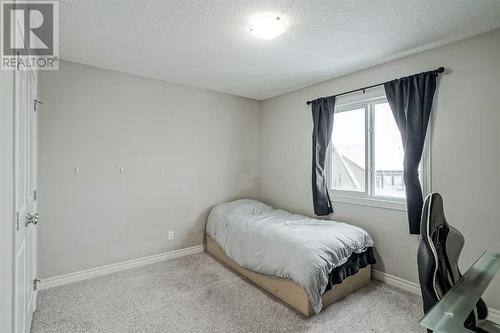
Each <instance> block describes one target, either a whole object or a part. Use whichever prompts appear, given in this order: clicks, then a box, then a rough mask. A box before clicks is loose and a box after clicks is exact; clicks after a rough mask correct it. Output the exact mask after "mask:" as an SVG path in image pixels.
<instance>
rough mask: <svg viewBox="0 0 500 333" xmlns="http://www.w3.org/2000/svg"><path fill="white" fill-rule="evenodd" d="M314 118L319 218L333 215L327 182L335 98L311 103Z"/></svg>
mask: <svg viewBox="0 0 500 333" xmlns="http://www.w3.org/2000/svg"><path fill="white" fill-rule="evenodd" d="M311 105H312V107H311V108H312V116H313V124H314V127H313V135H312V142H313V146H312V151H313V157H312V193H313V203H314V214H316V215H318V216H323V215H328V214H331V213H333V208H332V203H331V202H330V196H329V195H328V186H327V182H326V172H325V163H326V154H327V149H328V144H329V143H330V139H331V137H332V129H333V114H334V110H335V96H332V97H326V98H318V99H317V100H314V101H312V102H311Z"/></svg>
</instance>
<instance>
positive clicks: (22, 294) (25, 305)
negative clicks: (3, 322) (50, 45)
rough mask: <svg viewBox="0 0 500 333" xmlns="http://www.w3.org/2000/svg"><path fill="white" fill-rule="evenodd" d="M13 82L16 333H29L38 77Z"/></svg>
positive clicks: (24, 73) (25, 75)
mask: <svg viewBox="0 0 500 333" xmlns="http://www.w3.org/2000/svg"><path fill="white" fill-rule="evenodd" d="M17 37H19V35H18V36H17ZM21 37H22V36H21ZM19 56H22V54H19ZM14 80H15V82H14V95H15V96H14V112H15V116H14V152H15V160H14V161H15V162H14V163H15V165H14V178H15V182H14V195H15V210H16V221H15V228H14V230H15V252H14V256H15V258H14V265H15V267H14V332H16V333H27V332H29V331H30V327H31V319H32V317H33V310H34V308H35V304H36V293H35V288H34V287H36V282H35V284H34V282H33V280H34V279H36V278H35V276H36V228H37V227H36V223H37V222H38V216H37V213H36V208H37V207H36V184H37V179H36V178H37V154H36V151H37V133H36V132H37V114H36V110H35V99H36V91H37V73H36V72H34V71H31V70H27V69H24V68H18V69H17V70H16V73H15V76H14ZM35 281H36V280H35Z"/></svg>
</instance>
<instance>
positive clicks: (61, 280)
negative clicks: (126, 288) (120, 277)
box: [39, 245, 205, 289]
mask: <svg viewBox="0 0 500 333" xmlns="http://www.w3.org/2000/svg"><path fill="white" fill-rule="evenodd" d="M204 250H205V246H204V245H197V246H192V247H187V248H184V249H180V250H175V251H170V252H164V253H159V254H155V255H152V256H148V257H143V258H137V259H132V260H127V261H122V262H119V263H116V264H110V265H105V266H99V267H95V268H90V269H85V270H82V271H78V272H73V273H69V274H64V275H59V276H54V277H50V278H47V279H42V280H41V281H40V285H39V288H40V289H48V288H52V287H57V286H62V285H64V284H68V283H72V282H77V281H82V280H86V279H90V278H93V277H97V276H102V275H106V274H111V273H115V272H119V271H123V270H126V269H130V268H135V267H140V266H145V265H149V264H154V263H157V262H160V261H164V260H168V259H174V258H179V257H184V256H187V255H190V254H195V253H200V252H203V251H204Z"/></svg>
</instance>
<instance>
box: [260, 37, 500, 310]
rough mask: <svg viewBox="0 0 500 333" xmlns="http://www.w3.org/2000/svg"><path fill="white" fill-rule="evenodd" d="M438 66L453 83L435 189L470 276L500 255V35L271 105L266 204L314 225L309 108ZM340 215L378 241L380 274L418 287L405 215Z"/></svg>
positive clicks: (448, 84) (444, 89)
mask: <svg viewBox="0 0 500 333" xmlns="http://www.w3.org/2000/svg"><path fill="white" fill-rule="evenodd" d="M334 59H335V56H334V55H333V56H332V61H334ZM439 66H444V67H445V68H447V69H448V73H447V74H445V75H442V76H441V78H440V79H439V80H440V83H439V87H438V91H437V94H436V103H435V105H436V108H435V109H434V114H433V119H432V125H431V129H432V188H433V190H434V191H436V192H440V193H441V194H442V195H443V198H444V204H445V210H446V217H447V219H448V222H449V223H450V224H452V225H453V226H455V227H456V228H458V229H459V230H460V231H461V232H462V233H463V234H464V235H465V238H466V245H465V249H464V251H463V253H462V257H461V267H462V268H463V269H466V268H467V267H469V266H470V265H471V264H472V263H473V261H474V260H475V259H476V258H477V257H479V256H480V255H481V253H482V252H483V251H484V250H486V249H490V250H496V251H500V110H499V109H500V94H499V93H500V90H499V89H500V30H496V31H493V32H490V33H486V34H483V35H480V36H477V37H474V38H470V39H467V40H463V41H460V42H457V43H454V44H450V45H447V46H443V47H440V48H436V49H433V50H430V51H427V52H423V53H420V54H417V55H414V56H410V57H407V58H403V59H400V60H397V61H393V62H390V63H387V64H383V65H380V66H376V67H373V68H369V69H367V70H363V71H360V72H356V73H353V74H350V75H347V76H344V77H341V78H337V79H334V80H331V81H327V82H324V83H320V84H317V85H314V86H311V87H308V88H304V89H301V90H298V91H295V92H292V93H289V94H285V95H282V96H278V97H275V98H272V99H269V100H267V101H265V102H263V104H262V115H261V122H262V128H261V131H262V139H261V142H262V145H261V170H262V174H261V196H262V199H263V200H264V201H265V202H268V203H270V204H273V205H275V206H278V207H280V208H285V209H288V210H290V211H292V212H299V213H303V214H306V215H311V216H312V215H313V209H312V194H311V183H310V179H311V156H312V155H311V154H312V153H311V134H312V118H311V111H310V107H308V106H306V105H305V102H306V101H307V100H310V99H314V98H317V97H320V96H328V95H332V94H335V93H340V92H343V91H348V90H351V89H355V88H359V87H363V86H367V85H371V84H374V83H377V82H383V81H387V80H390V79H393V78H397V77H401V76H405V75H408V74H412V73H417V72H421V71H425V70H431V69H435V68H437V67H439ZM334 209H335V210H336V212H335V215H334V216H333V219H335V220H339V221H347V222H350V223H352V224H356V225H359V226H361V227H363V228H365V229H366V230H368V231H369V232H370V233H371V234H372V235H373V237H374V238H375V241H376V250H377V253H378V263H377V265H376V269H378V270H380V271H384V272H387V273H389V274H392V275H395V276H398V277H401V278H404V279H407V280H410V281H413V282H418V275H417V266H416V252H417V247H418V243H419V239H418V237H416V236H410V235H409V234H408V224H407V221H406V213H404V212H401V211H395V210H387V209H379V208H372V207H366V206H354V205H348V204H340V203H334ZM486 300H487V302H489V304H490V306H491V307H493V308H496V309H500V278H498V277H497V278H496V280H495V281H494V282H493V283H492V285H491V286H490V288H489V289H488V291H487V294H486Z"/></svg>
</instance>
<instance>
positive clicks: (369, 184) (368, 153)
mask: <svg viewBox="0 0 500 333" xmlns="http://www.w3.org/2000/svg"><path fill="white" fill-rule="evenodd" d="M380 103H387V97H386V95H385V91H384V89H383V88H382V89H381V88H376V89H373V90H372V91H370V92H366V91H365V92H363V93H357V94H355V95H348V96H346V97H340V98H338V99H337V103H336V105H335V113H340V112H348V111H351V110H355V109H362V108H364V109H365V190H364V192H361V191H350V190H335V189H333V184H332V170H331V169H332V152H333V144H330V145H329V146H328V153H327V160H326V163H327V168H326V171H327V177H326V178H327V182H328V191H329V194H330V200H331V201H332V202H340V203H347V204H352V205H362V206H371V207H377V208H385V209H393V210H399V211H406V210H407V208H406V198H405V197H402V198H398V197H390V196H383V195H377V194H375V186H376V181H377V179H376V178H377V176H376V174H375V172H374V163H375V159H374V154H375V144H374V143H375V140H374V136H375V132H374V124H375V117H374V114H375V112H374V109H375V108H374V106H375V105H376V104H380ZM334 122H335V117H334ZM431 123H432V113H431V119H430V120H429V128H428V131H427V135H426V138H425V143H424V150H423V152H422V161H421V184H422V192H423V194H424V196H425V195H427V194H428V193H430V192H431V168H432V166H431V149H430V144H429V143H430V136H431V131H430V128H431V126H430V124H431ZM403 181H404V180H403Z"/></svg>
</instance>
